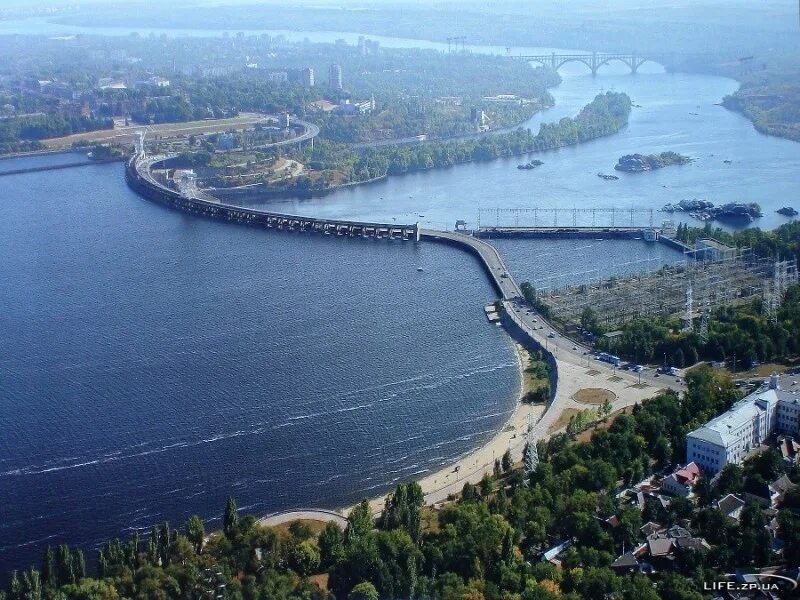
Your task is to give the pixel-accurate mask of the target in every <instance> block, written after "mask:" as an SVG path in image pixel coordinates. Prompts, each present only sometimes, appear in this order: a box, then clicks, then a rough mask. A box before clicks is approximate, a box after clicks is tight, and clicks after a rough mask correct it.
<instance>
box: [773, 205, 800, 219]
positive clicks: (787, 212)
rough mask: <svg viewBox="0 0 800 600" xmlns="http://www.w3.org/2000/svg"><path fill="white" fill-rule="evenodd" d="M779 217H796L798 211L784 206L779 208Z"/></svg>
mask: <svg viewBox="0 0 800 600" xmlns="http://www.w3.org/2000/svg"><path fill="white" fill-rule="evenodd" d="M775 212H777V213H778V214H779V215H783V216H784V217H796V216H797V210H796V209H794V208H792V207H791V206H784V207H783V208H779V209H778V210H777V211H775Z"/></svg>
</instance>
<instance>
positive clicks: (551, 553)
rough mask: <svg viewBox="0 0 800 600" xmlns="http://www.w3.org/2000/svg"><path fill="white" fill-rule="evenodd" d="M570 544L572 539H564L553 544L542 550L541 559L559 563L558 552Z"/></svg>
mask: <svg viewBox="0 0 800 600" xmlns="http://www.w3.org/2000/svg"><path fill="white" fill-rule="evenodd" d="M570 546H572V540H564V541H563V542H560V543H558V544H556V545H555V546H553V547H552V548H549V549H547V550H545V551H544V552H542V560H546V561H547V562H549V563H552V564H555V565H560V564H561V561H559V560H558V556H559V554H561V553H562V552H564V550H566V549H567V548H569V547H570Z"/></svg>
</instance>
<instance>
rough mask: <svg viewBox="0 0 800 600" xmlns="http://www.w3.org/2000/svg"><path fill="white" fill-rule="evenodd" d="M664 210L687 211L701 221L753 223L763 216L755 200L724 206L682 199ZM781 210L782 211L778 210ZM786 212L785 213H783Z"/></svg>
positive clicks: (705, 201)
mask: <svg viewBox="0 0 800 600" xmlns="http://www.w3.org/2000/svg"><path fill="white" fill-rule="evenodd" d="M661 210H662V211H663V212H669V213H672V212H685V213H688V214H689V216H690V217H692V218H694V219H698V220H700V221H714V220H716V221H731V222H734V223H737V222H745V223H752V222H753V221H754V220H756V219H757V218H759V217H761V216H762V212H761V207H760V206H759V205H758V204H757V203H755V202H728V203H727V204H723V205H722V206H714V203H713V202H709V201H708V200H698V199H697V198H694V199H692V200H681V201H680V202H678V203H677V204H666V205H664V207H663V208H662V209H661ZM778 212H780V211H778ZM781 214H784V213H781Z"/></svg>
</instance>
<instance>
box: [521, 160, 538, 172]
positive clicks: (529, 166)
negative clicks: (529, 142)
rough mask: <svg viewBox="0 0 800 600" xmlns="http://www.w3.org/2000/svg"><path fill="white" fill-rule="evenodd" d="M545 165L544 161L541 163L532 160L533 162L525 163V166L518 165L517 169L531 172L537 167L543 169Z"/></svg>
mask: <svg viewBox="0 0 800 600" xmlns="http://www.w3.org/2000/svg"><path fill="white" fill-rule="evenodd" d="M543 164H544V163H543V162H542V161H540V160H532V161H531V162H528V163H525V164H522V165H517V168H518V169H521V170H523V171H529V170H530V169H535V168H536V167H541V166H542V165H543Z"/></svg>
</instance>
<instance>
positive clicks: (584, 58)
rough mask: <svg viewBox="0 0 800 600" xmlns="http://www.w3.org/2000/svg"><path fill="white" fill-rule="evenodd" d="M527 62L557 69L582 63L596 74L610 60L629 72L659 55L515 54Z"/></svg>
mask: <svg viewBox="0 0 800 600" xmlns="http://www.w3.org/2000/svg"><path fill="white" fill-rule="evenodd" d="M516 58H520V59H522V60H526V61H529V62H538V63H539V64H541V65H544V66H545V67H550V68H551V69H553V70H554V71H557V70H558V69H560V68H561V67H562V66H564V65H565V64H567V63H570V62H579V63H583V64H584V65H586V66H587V67H589V69H591V71H592V75H597V71H598V69H600V67H602V66H603V65H607V64H608V63H610V62H613V61H618V62H623V63H625V64H626V65H628V68H630V70H631V73H636V72H637V71H638V70H639V67H641V66H642V65H643V64H644V63H646V62H647V61H651V62H658V61H659V57H650V56H639V55H638V54H606V53H602V52H592V53H591V54H556V53H555V52H553V53H552V54H539V55H534V56H517V57H516Z"/></svg>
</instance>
